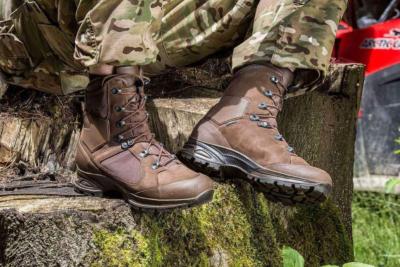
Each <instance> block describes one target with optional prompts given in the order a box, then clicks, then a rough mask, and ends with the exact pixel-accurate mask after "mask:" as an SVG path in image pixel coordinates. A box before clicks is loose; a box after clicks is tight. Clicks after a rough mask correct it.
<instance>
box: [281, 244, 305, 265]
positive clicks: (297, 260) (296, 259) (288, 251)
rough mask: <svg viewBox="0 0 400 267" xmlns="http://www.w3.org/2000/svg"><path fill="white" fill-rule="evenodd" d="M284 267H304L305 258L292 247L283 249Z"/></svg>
mask: <svg viewBox="0 0 400 267" xmlns="http://www.w3.org/2000/svg"><path fill="white" fill-rule="evenodd" d="M282 258H283V267H304V258H303V256H301V254H300V253H299V252H298V251H297V250H295V249H292V248H290V247H284V248H283V249H282Z"/></svg>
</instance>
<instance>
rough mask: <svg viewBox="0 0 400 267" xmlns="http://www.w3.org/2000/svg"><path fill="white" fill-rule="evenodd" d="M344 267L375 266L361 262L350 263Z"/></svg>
mask: <svg viewBox="0 0 400 267" xmlns="http://www.w3.org/2000/svg"><path fill="white" fill-rule="evenodd" d="M343 267H374V266H372V265H369V264H364V263H360V262H349V263H346V264H344V265H343Z"/></svg>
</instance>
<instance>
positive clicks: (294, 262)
mask: <svg viewBox="0 0 400 267" xmlns="http://www.w3.org/2000/svg"><path fill="white" fill-rule="evenodd" d="M282 258H283V267H304V258H303V256H302V255H301V254H300V253H299V252H298V251H297V250H295V249H293V248H290V247H284V248H283V249H282ZM322 267H339V266H338V265H324V266H322ZM342 267H374V266H372V265H368V264H364V263H359V262H349V263H346V264H344V265H343V266H342Z"/></svg>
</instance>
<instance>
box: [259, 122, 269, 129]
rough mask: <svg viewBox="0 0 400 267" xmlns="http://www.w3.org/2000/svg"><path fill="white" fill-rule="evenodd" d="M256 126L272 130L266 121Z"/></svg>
mask: <svg viewBox="0 0 400 267" xmlns="http://www.w3.org/2000/svg"><path fill="white" fill-rule="evenodd" d="M257 125H258V126H259V127H261V128H267V129H271V128H272V126H271V125H270V124H269V123H268V122H266V121H260V122H259V123H258V124H257Z"/></svg>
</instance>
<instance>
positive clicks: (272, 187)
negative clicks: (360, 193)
mask: <svg viewBox="0 0 400 267" xmlns="http://www.w3.org/2000/svg"><path fill="white" fill-rule="evenodd" d="M189 151H190V148H187V146H185V147H184V149H183V150H182V151H181V153H179V154H178V156H179V158H180V159H181V160H182V161H183V162H184V163H185V164H187V165H188V166H189V167H191V168H192V169H194V170H195V171H198V172H202V173H204V174H206V175H208V176H210V177H212V178H216V179H222V180H226V179H229V177H226V176H227V175H226V169H229V168H230V169H231V170H229V171H230V172H232V171H233V172H235V173H237V174H238V175H239V176H243V174H245V173H243V171H242V170H240V169H237V168H234V167H230V166H223V165H222V164H217V163H214V162H209V161H207V160H204V159H201V158H198V157H196V156H195V153H191V152H189ZM240 174H242V175H240ZM244 180H246V181H248V182H250V183H251V184H252V185H253V186H254V188H255V189H256V190H257V191H260V192H263V193H264V195H265V197H266V198H267V199H268V200H270V201H273V202H281V203H282V204H284V205H289V206H292V205H317V204H320V203H322V202H324V201H325V200H326V198H327V196H326V195H325V194H324V192H325V190H324V188H322V187H323V186H322V185H321V186H320V187H321V188H316V187H315V186H306V185H301V184H294V183H291V182H285V181H284V180H282V179H278V180H275V181H273V182H272V183H271V182H270V181H269V180H270V179H265V180H262V179H260V178H258V177H254V176H252V175H251V174H245V179H244ZM317 187H318V186H317Z"/></svg>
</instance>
